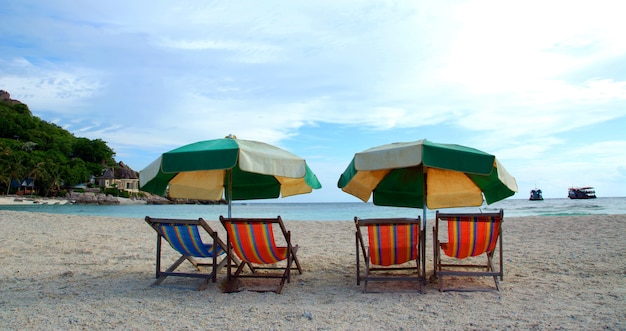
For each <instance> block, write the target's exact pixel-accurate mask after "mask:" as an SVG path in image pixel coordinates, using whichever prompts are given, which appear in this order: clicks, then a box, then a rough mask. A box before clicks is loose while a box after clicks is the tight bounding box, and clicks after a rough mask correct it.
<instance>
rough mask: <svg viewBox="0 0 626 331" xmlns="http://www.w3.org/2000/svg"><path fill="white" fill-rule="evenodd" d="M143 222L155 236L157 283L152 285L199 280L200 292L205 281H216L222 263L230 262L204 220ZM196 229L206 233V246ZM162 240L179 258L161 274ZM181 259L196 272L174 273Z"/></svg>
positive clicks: (206, 284) (155, 219) (215, 234)
mask: <svg viewBox="0 0 626 331" xmlns="http://www.w3.org/2000/svg"><path fill="white" fill-rule="evenodd" d="M145 220H146V223H148V224H149V225H150V227H152V228H153V229H154V230H155V231H156V233H157V244H156V279H157V280H156V282H154V285H160V284H161V283H162V282H163V281H164V280H165V278H167V277H168V276H178V277H192V278H203V279H204V281H203V282H202V284H201V285H200V286H199V287H198V288H197V290H198V291H201V290H204V289H206V288H207V286H208V284H209V281H212V282H215V281H216V280H217V273H218V272H219V270H220V269H221V268H223V267H224V266H225V265H226V263H231V261H229V260H228V259H226V257H225V256H224V255H225V253H226V244H225V243H224V242H223V241H222V240H220V238H219V237H218V235H217V232H215V231H213V230H212V229H211V227H210V226H209V224H208V223H207V222H206V221H205V220H204V219H202V218H198V219H165V218H152V217H150V216H146V218H145ZM200 228H202V229H203V230H204V231H203V232H206V233H207V234H208V237H209V238H210V243H205V242H203V240H202V238H201V236H200V230H199V229H200ZM162 239H165V241H167V242H168V243H169V244H170V246H171V247H172V248H173V249H174V250H176V251H177V252H178V253H180V254H181V256H180V258H178V260H176V262H174V263H173V264H172V265H171V266H170V267H169V268H167V269H166V270H165V271H162V270H161V258H162V244H161V241H162ZM185 260H186V261H189V262H190V263H191V264H192V265H193V266H194V267H195V268H196V269H197V270H198V272H177V271H175V270H176V269H177V268H178V267H179V266H180V265H181V264H182V263H183V262H184V261H185ZM232 263H234V264H235V265H237V266H238V265H239V261H238V260H232ZM202 268H210V272H208V273H207V272H205V271H203V269H202Z"/></svg>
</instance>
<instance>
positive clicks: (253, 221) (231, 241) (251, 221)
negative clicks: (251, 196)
mask: <svg viewBox="0 0 626 331" xmlns="http://www.w3.org/2000/svg"><path fill="white" fill-rule="evenodd" d="M220 222H222V224H223V225H224V228H225V229H226V235H227V240H226V247H227V251H228V252H233V251H234V255H235V256H237V257H239V258H240V259H241V260H242V261H243V262H245V263H242V264H241V265H239V267H238V268H237V269H236V270H235V271H234V272H233V271H232V270H231V267H230V264H228V267H227V275H228V280H229V286H227V288H226V290H225V291H226V292H238V291H240V287H239V279H241V278H276V279H280V283H279V285H278V287H277V288H272V289H267V287H256V288H254V287H253V288H250V290H252V291H257V292H267V291H273V292H276V293H280V292H281V291H282V289H283V287H284V285H285V282H287V283H289V282H290V281H291V270H292V268H294V266H293V264H294V263H295V268H296V269H297V270H298V271H299V272H300V274H302V267H301V266H300V262H299V261H298V258H297V256H296V253H297V251H298V245H293V244H292V243H291V232H290V231H287V229H286V228H285V225H284V224H283V220H282V219H281V218H280V216H278V217H276V218H225V217H223V216H220ZM274 224H278V227H279V229H277V231H278V233H280V234H281V235H282V237H283V239H284V246H278V245H277V244H276V240H275V238H274V228H273V225H274ZM245 265H248V266H249V268H250V270H251V271H252V273H250V274H244V273H243V268H244V266H245ZM276 271H279V272H278V273H277V272H276Z"/></svg>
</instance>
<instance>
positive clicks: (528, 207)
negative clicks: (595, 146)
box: [0, 197, 626, 221]
mask: <svg viewBox="0 0 626 331" xmlns="http://www.w3.org/2000/svg"><path fill="white" fill-rule="evenodd" d="M266 201H267V200H266ZM499 209H503V210H504V216H505V217H525V216H533V217H545V216H576V215H608V214H626V197H618V198H597V199H589V200H571V199H567V198H565V199H544V200H542V201H529V200H526V199H505V200H502V201H498V202H496V203H493V204H490V205H486V204H485V205H483V206H481V207H473V208H446V209H442V210H445V212H494V211H498V210H499ZM0 210H14V211H24V212H34V213H53V214H71V215H84V216H109V217H122V218H144V217H145V216H152V217H160V218H198V217H203V218H204V219H207V220H217V219H218V218H219V216H220V215H224V216H228V206H227V205H196V204H193V205H187V204H177V205H146V204H122V205H109V206H105V205H76V204H62V205H61V204H60V205H55V204H29V205H6V206H4V205H3V206H0ZM435 212H436V211H435V210H430V209H427V210H426V219H427V220H432V219H434V217H435ZM231 215H232V217H276V216H277V215H280V216H281V217H282V218H283V219H284V220H298V221H341V220H349V221H352V220H353V219H354V217H355V216H358V217H361V218H376V217H417V216H422V217H423V210H422V209H416V208H398V207H383V206H376V205H374V204H372V203H371V202H368V203H363V202H329V203H319V202H318V203H289V202H257V201H252V202H234V203H233V205H232V206H231Z"/></svg>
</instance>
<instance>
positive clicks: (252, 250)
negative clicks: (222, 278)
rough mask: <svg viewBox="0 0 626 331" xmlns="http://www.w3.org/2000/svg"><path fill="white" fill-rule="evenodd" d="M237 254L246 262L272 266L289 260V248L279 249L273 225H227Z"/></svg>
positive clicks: (246, 223) (242, 223) (241, 223)
mask: <svg viewBox="0 0 626 331" xmlns="http://www.w3.org/2000/svg"><path fill="white" fill-rule="evenodd" d="M225 228H226V231H227V232H228V233H229V234H230V235H232V237H231V239H230V240H231V243H232V245H233V250H234V251H235V254H237V256H239V257H240V258H241V259H242V260H244V261H246V262H251V263H255V264H272V263H276V262H279V261H282V260H284V259H286V258H287V252H288V249H287V247H277V246H276V241H275V240H274V231H273V228H272V223H251V222H240V223H226V224H225Z"/></svg>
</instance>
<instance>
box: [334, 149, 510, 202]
mask: <svg viewBox="0 0 626 331" xmlns="http://www.w3.org/2000/svg"><path fill="white" fill-rule="evenodd" d="M337 185H338V187H339V188H341V189H342V190H343V191H344V192H347V193H349V194H352V195H354V196H356V197H358V198H359V199H361V200H363V201H365V202H366V201H368V200H369V198H370V196H372V195H373V202H374V204H375V205H380V206H395V207H413V208H424V207H428V208H429V209H438V208H450V207H471V206H480V205H482V203H483V201H486V202H487V203H488V204H490V203H493V202H496V201H499V200H502V199H505V198H507V197H509V196H512V195H513V194H515V192H517V183H516V181H515V178H513V176H511V175H510V174H509V173H508V172H507V171H506V169H505V168H504V167H503V166H502V164H500V162H499V161H498V160H497V159H496V157H495V156H494V155H491V154H488V153H485V152H483V151H480V150H477V149H474V148H471V147H466V146H461V145H454V144H439V143H434V142H431V141H428V140H426V139H423V140H419V141H414V142H401V143H393V144H388V145H382V146H378V147H373V148H370V149H368V150H365V151H363V152H360V153H356V154H355V155H354V158H353V159H352V161H351V162H350V164H349V165H348V167H347V169H346V170H345V171H344V172H343V174H342V175H341V177H340V178H339V182H338V184H337Z"/></svg>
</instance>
